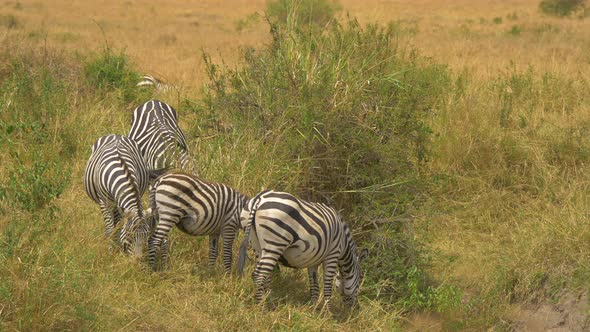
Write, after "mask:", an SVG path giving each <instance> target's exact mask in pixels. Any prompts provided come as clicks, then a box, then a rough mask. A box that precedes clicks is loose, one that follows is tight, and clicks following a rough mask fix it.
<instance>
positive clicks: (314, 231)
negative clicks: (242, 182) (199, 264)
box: [238, 191, 367, 308]
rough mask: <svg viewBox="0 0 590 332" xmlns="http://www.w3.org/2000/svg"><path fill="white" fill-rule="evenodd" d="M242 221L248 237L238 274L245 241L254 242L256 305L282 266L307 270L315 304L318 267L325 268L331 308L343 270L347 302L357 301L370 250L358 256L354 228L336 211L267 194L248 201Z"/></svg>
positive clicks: (271, 193)
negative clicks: (334, 287)
mask: <svg viewBox="0 0 590 332" xmlns="http://www.w3.org/2000/svg"><path fill="white" fill-rule="evenodd" d="M240 219H241V223H242V227H244V228H245V229H246V238H245V239H244V243H243V244H242V246H241V248H240V254H239V262H238V270H239V271H240V272H241V271H242V269H243V263H244V261H245V255H246V248H247V244H248V242H247V241H250V243H251V244H252V246H253V247H254V250H255V251H256V254H257V256H258V259H257V263H256V268H255V270H254V272H253V273H252V278H253V280H254V283H255V284H256V286H257V292H256V300H257V301H258V302H260V301H262V299H263V298H264V296H265V293H267V291H268V289H267V285H268V284H269V282H268V280H269V277H270V273H271V272H272V270H273V269H274V268H275V266H276V265H277V264H278V263H279V262H280V263H281V264H283V265H285V266H288V267H293V268H307V269H308V274H309V281H310V290H311V299H312V301H313V302H315V301H317V299H318V296H319V284H318V274H317V269H318V267H319V266H320V265H323V272H324V275H323V279H324V280H323V284H324V301H325V303H326V304H327V305H328V308H330V307H331V302H330V299H331V296H332V285H333V283H332V282H333V279H334V276H335V274H336V273H337V271H339V272H340V274H341V276H342V279H343V282H342V283H341V284H342V287H340V289H341V291H342V294H343V295H344V297H345V302H346V303H347V304H349V305H353V304H354V303H356V298H357V294H358V290H359V287H360V283H361V279H362V273H361V270H360V266H359V263H360V261H361V260H362V259H363V258H364V257H365V256H366V253H367V252H366V251H363V252H362V253H360V254H358V253H357V250H356V245H355V244H354V241H353V240H352V236H351V234H350V229H349V228H348V226H347V225H346V224H345V223H344V222H343V221H342V219H341V218H340V215H339V214H338V212H336V211H335V210H334V209H332V208H330V207H328V206H327V205H325V204H320V203H310V202H306V201H303V200H300V199H298V198H296V197H294V196H293V195H291V194H288V193H284V192H276V191H266V192H262V193H260V194H258V195H256V196H255V197H254V198H252V199H251V200H250V201H249V202H248V204H247V206H246V207H245V208H244V210H243V211H242V212H241V216H240Z"/></svg>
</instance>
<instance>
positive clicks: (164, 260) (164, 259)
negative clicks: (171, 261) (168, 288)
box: [161, 239, 168, 270]
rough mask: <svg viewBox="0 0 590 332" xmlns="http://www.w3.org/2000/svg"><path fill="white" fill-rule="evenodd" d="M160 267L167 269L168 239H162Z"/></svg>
mask: <svg viewBox="0 0 590 332" xmlns="http://www.w3.org/2000/svg"><path fill="white" fill-rule="evenodd" d="M161 253H162V262H161V264H162V269H163V270H167V269H168V239H164V240H162V251H161Z"/></svg>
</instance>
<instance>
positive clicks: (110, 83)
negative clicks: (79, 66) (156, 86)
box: [84, 47, 151, 103]
mask: <svg viewBox="0 0 590 332" xmlns="http://www.w3.org/2000/svg"><path fill="white" fill-rule="evenodd" d="M84 72H85V74H86V80H87V82H88V85H89V86H90V87H92V88H95V89H98V90H99V91H100V92H102V93H107V92H115V93H118V95H119V96H120V98H121V100H122V101H123V102H125V103H139V102H142V101H145V100H147V99H150V98H151V92H150V90H149V89H140V88H139V87H138V86H137V83H139V81H140V75H139V74H138V73H137V72H136V71H135V70H134V68H133V66H132V65H131V63H130V62H129V59H128V58H127V55H125V53H123V52H121V53H119V54H116V53H115V52H114V51H113V50H111V49H110V48H108V47H107V48H105V49H104V50H103V52H102V53H101V54H99V55H98V56H96V57H95V58H92V59H90V60H89V61H88V62H87V63H86V65H85V68H84Z"/></svg>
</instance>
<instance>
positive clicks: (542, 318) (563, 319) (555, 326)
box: [510, 292, 590, 332]
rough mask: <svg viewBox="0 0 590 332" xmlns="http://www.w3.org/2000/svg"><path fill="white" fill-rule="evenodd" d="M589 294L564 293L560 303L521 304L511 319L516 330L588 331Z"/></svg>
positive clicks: (589, 327)
mask: <svg viewBox="0 0 590 332" xmlns="http://www.w3.org/2000/svg"><path fill="white" fill-rule="evenodd" d="M588 309H589V308H588V294H587V293H585V292H581V293H571V292H567V293H564V294H563V295H562V296H561V297H560V300H559V302H558V303H556V304H553V303H542V304H537V305H534V306H531V305H527V306H521V307H519V308H517V309H515V310H514V312H513V313H512V315H511V317H510V318H511V321H512V323H513V324H514V325H513V327H514V330H515V331H531V332H532V331H552V332H557V331H588V330H590V324H589V322H588V315H587V313H588Z"/></svg>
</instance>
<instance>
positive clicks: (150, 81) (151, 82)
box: [137, 75, 171, 92]
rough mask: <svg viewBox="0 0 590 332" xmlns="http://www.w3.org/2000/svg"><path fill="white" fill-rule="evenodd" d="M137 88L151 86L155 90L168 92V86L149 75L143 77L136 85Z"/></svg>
mask: <svg viewBox="0 0 590 332" xmlns="http://www.w3.org/2000/svg"><path fill="white" fill-rule="evenodd" d="M137 86H151V87H153V88H154V89H155V90H158V91H163V92H166V91H168V90H170V88H171V87H170V85H168V84H166V83H164V82H163V81H162V80H160V79H157V78H155V77H153V76H151V75H143V76H142V77H141V81H140V82H139V83H137Z"/></svg>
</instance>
